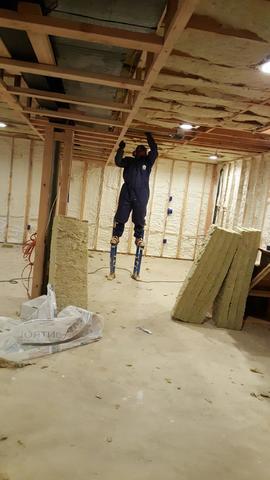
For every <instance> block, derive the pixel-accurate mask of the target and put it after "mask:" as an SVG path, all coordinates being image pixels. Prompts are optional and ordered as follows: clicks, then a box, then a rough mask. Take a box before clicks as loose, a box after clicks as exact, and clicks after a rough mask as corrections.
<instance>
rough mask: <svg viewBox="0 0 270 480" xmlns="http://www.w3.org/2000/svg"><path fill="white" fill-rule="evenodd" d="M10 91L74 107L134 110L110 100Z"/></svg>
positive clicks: (28, 91)
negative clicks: (70, 104)
mask: <svg viewBox="0 0 270 480" xmlns="http://www.w3.org/2000/svg"><path fill="white" fill-rule="evenodd" d="M8 91H9V92H10V93H12V94H14V95H18V96H22V97H32V98H39V99H43V100H51V101H56V102H63V103H72V104H74V105H83V106H84V107H95V108H102V109H105V110H112V111H114V110H115V111H119V112H130V111H131V110H132V105H129V104H127V103H120V102H111V101H109V100H108V101H104V100H97V98H83V97H76V96H75V95H67V94H65V93H58V92H47V91H46V90H37V89H35V88H19V87H8Z"/></svg>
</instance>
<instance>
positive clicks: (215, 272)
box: [172, 226, 240, 323]
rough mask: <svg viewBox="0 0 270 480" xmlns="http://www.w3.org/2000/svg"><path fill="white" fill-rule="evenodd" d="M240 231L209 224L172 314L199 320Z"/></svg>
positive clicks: (218, 285)
mask: <svg viewBox="0 0 270 480" xmlns="http://www.w3.org/2000/svg"><path fill="white" fill-rule="evenodd" d="M239 237H240V235H239V234H238V233H236V232H233V231H230V230H225V229H222V228H219V227H216V226H213V227H211V229H210V230H209V233H208V236H207V238H206V240H205V244H204V245H203V247H202V249H201V250H200V252H199V254H198V256H197V257H196V259H195V262H194V263H193V265H192V267H191V269H190V271H189V274H188V276H187V277H186V279H185V281H184V283H183V285H182V287H181V289H180V292H179V294H178V297H177V299H176V303H175V306H174V308H173V311H172V317H173V318H174V319H176V320H181V321H184V322H191V323H202V322H203V321H204V318H205V315H206V313H207V311H208V309H209V308H210V307H211V306H212V304H213V302H214V300H215V298H216V296H217V294H218V292H219V290H220V288H221V285H222V283H223V281H224V278H225V276H226V274H227V272H228V269H229V267H230V264H231V262H232V259H233V257H234V255H235V252H236V249H237V246H238V241H239Z"/></svg>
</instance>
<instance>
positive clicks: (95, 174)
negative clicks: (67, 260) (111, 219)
mask: <svg viewBox="0 0 270 480" xmlns="http://www.w3.org/2000/svg"><path fill="white" fill-rule="evenodd" d="M103 172H104V169H103V168H102V167H101V165H100V164H98V163H93V162H89V165H88V172H87V176H88V178H87V184H86V193H85V206H84V216H83V218H84V220H88V227H89V243H88V247H89V248H91V249H94V248H95V239H96V237H97V221H98V208H99V203H100V200H101V184H102V177H103Z"/></svg>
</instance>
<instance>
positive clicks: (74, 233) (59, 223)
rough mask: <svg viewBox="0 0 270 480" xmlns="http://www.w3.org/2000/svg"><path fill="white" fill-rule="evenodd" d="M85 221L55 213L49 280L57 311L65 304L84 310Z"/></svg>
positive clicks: (85, 278)
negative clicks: (53, 290)
mask: <svg viewBox="0 0 270 480" xmlns="http://www.w3.org/2000/svg"><path fill="white" fill-rule="evenodd" d="M87 249H88V222H86V221H81V220H78V219H76V218H71V217H65V216H62V215H59V216H56V217H55V218H54V222H53V230H52V241H51V255H50V272H49V282H50V283H51V284H52V285H53V287H54V289H55V293H56V299H57V307H58V310H62V308H64V307H66V306H68V305H75V306H76V307H82V308H85V309H87V303H88V302H87V266H88V250H87Z"/></svg>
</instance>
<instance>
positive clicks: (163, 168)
mask: <svg viewBox="0 0 270 480" xmlns="http://www.w3.org/2000/svg"><path fill="white" fill-rule="evenodd" d="M171 166H172V160H166V159H159V161H158V163H157V173H156V179H155V191H154V195H153V200H152V211H151V217H150V221H149V237H148V242H147V254H148V255H154V256H159V257H160V256H161V252H162V244H163V236H164V215H165V209H167V204H168V197H169V188H170V169H171Z"/></svg>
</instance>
